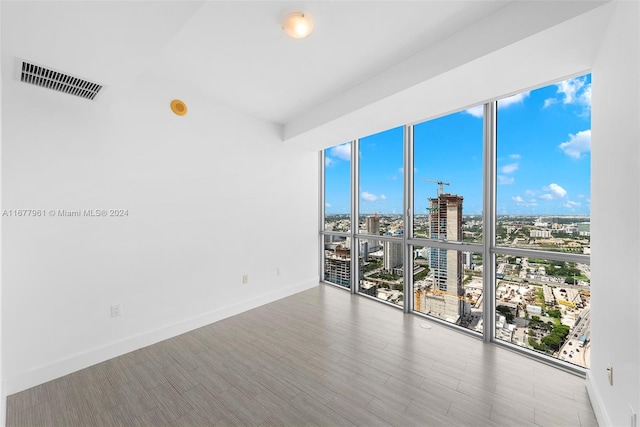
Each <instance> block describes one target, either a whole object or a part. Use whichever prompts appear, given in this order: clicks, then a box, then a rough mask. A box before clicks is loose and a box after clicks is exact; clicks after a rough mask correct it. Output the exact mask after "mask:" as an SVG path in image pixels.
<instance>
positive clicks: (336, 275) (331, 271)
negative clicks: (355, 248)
mask: <svg viewBox="0 0 640 427" xmlns="http://www.w3.org/2000/svg"><path fill="white" fill-rule="evenodd" d="M350 241H351V239H350V238H348V237H343V236H333V235H325V236H324V280H325V281H326V282H330V283H333V284H336V285H340V286H343V287H345V288H351V250H350V247H351V244H350Z"/></svg>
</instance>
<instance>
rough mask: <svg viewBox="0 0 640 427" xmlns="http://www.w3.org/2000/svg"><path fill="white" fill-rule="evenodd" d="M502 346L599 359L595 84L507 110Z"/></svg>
mask: <svg viewBox="0 0 640 427" xmlns="http://www.w3.org/2000/svg"><path fill="white" fill-rule="evenodd" d="M496 146H497V150H496V165H497V166H496V167H497V170H496V177H497V183H496V184H497V185H496V194H497V200H496V225H497V229H496V245H495V246H496V251H495V253H496V261H495V263H496V287H497V288H496V295H495V298H496V308H495V309H496V326H495V327H496V338H497V339H499V340H503V341H507V342H511V343H514V344H517V345H519V346H522V347H524V348H528V349H532V350H534V351H537V352H540V353H545V354H548V355H550V356H553V357H556V358H559V359H561V360H565V361H567V362H570V363H572V364H576V365H579V366H582V367H589V354H590V351H589V350H590V346H591V345H590V338H591V336H590V332H589V323H590V320H589V313H590V299H591V297H590V283H589V280H590V270H589V253H590V250H591V244H590V232H589V226H590V175H591V173H590V171H591V169H590V151H591V76H590V75H586V76H581V77H576V78H573V79H569V80H565V81H562V82H559V83H557V84H552V85H550V86H545V87H542V88H539V89H537V90H532V91H529V92H522V93H519V94H516V95H514V96H512V97H509V98H506V99H503V100H500V101H499V102H498V112H497V141H496Z"/></svg>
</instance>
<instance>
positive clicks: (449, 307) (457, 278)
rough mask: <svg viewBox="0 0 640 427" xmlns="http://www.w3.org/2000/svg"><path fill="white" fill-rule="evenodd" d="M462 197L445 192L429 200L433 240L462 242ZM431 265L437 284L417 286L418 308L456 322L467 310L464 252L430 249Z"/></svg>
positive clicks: (430, 230) (431, 237) (434, 282)
mask: <svg viewBox="0 0 640 427" xmlns="http://www.w3.org/2000/svg"><path fill="white" fill-rule="evenodd" d="M462 200H463V198H462V196H459V195H457V194H449V193H443V192H442V191H440V193H439V194H438V197H434V198H430V199H429V208H428V209H429V235H428V237H429V238H430V239H434V240H448V241H462V222H463V221H462ZM429 255H430V256H429V268H430V270H431V275H432V277H433V283H432V285H431V286H430V287H429V288H426V289H417V290H416V300H415V306H416V307H415V308H416V310H417V311H421V312H424V313H429V314H431V315H433V316H436V317H439V318H442V319H445V320H447V321H450V322H452V323H458V322H459V320H460V318H461V316H462V315H463V314H464V313H465V299H464V289H463V287H462V278H463V272H464V270H463V266H462V253H461V252H460V251H456V250H447V249H440V248H430V249H429Z"/></svg>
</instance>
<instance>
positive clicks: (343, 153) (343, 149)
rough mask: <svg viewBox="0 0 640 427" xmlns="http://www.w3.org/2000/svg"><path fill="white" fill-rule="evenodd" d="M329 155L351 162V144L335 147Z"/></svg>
mask: <svg viewBox="0 0 640 427" xmlns="http://www.w3.org/2000/svg"><path fill="white" fill-rule="evenodd" d="M329 154H331V155H332V156H334V157H337V158H339V159H342V160H346V161H350V160H351V143H350V142H346V143H344V144H341V145H338V146H335V147H333V148H331V149H330V150H329Z"/></svg>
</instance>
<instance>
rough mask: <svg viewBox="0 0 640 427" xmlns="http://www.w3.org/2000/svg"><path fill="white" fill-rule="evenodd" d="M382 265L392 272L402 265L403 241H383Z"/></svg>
mask: <svg viewBox="0 0 640 427" xmlns="http://www.w3.org/2000/svg"><path fill="white" fill-rule="evenodd" d="M383 249H384V252H383V257H382V267H383V268H384V269H385V270H387V271H388V272H390V273H393V272H394V270H395V269H396V268H398V267H402V264H403V259H402V243H397V242H389V241H385V242H384V243H383Z"/></svg>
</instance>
